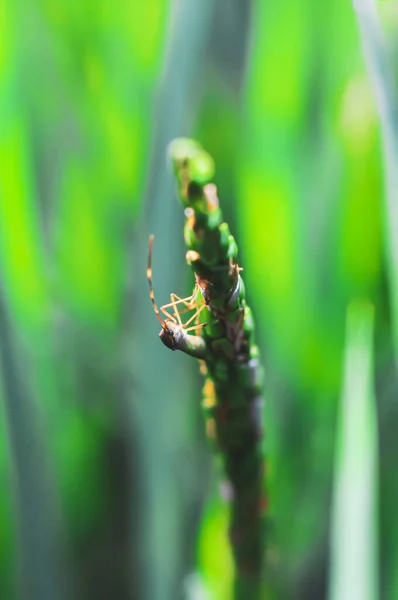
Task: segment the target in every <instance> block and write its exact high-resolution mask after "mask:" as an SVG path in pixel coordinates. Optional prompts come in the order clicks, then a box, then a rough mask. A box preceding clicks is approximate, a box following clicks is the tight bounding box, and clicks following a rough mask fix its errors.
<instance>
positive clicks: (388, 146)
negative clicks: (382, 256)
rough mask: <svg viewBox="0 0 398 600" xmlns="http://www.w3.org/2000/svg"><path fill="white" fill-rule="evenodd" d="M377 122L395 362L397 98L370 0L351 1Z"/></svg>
mask: <svg viewBox="0 0 398 600" xmlns="http://www.w3.org/2000/svg"><path fill="white" fill-rule="evenodd" d="M352 2H353V7H354V11H355V14H356V17H357V22H358V27H359V30H360V33H361V38H362V47H363V52H364V56H365V61H366V65H367V68H368V72H369V77H370V79H371V82H372V85H373V89H374V93H375V98H376V106H377V110H378V113H379V118H380V124H381V138H382V146H383V153H384V161H385V185H386V204H385V214H384V227H385V235H386V243H387V265H388V270H389V283H390V294H391V306H392V319H393V332H394V344H395V357H396V360H397V361H398V236H397V231H398V204H397V190H398V99H397V93H396V88H395V82H394V75H393V70H392V65H391V64H390V60H389V56H388V51H387V45H386V40H385V35H384V32H383V29H382V25H381V22H380V19H379V16H378V13H377V8H376V3H375V2H374V0H352Z"/></svg>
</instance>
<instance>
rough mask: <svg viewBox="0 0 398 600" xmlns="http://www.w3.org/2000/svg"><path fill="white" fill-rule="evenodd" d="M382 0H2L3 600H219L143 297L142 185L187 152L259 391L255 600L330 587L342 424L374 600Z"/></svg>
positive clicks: (158, 202) (397, 554) (384, 574)
mask: <svg viewBox="0 0 398 600" xmlns="http://www.w3.org/2000/svg"><path fill="white" fill-rule="evenodd" d="M371 4H372V6H373V8H372V6H371ZM393 4H394V3H393V2H379V3H370V2H365V0H362V2H360V1H359V0H358V1H357V2H355V3H350V2H346V1H345V0H336V1H335V2H331V3H324V2H319V1H317V0H300V2H287V1H286V0H281V1H280V2H278V3H275V2H271V1H270V0H264V1H261V0H256V1H253V2H252V3H249V2H240V1H239V0H233V1H232V2H228V3H225V2H222V0H218V1H217V2H210V1H209V0H203V1H201V2H197V0H182V1H181V2H177V1H176V2H171V1H169V0H151V1H148V2H134V1H133V0H122V1H121V2H118V3H110V2H108V1H107V0H99V1H97V2H94V1H93V0H85V1H84V2H79V1H78V0H70V1H69V2H59V1H57V0H40V1H39V2H22V0H16V1H15V2H13V1H12V0H0V22H1V35H0V275H1V278H0V281H1V286H0V287H1V289H0V299H1V303H0V363H1V382H2V385H1V388H2V389H1V394H0V406H1V409H0V415H1V418H0V483H1V486H0V487H1V489H2V494H1V495H0V596H1V598H4V599H5V600H14V598H17V597H18V591H19V592H20V595H21V594H22V597H23V600H25V598H28V600H47V599H48V600H52V599H53V598H55V597H56V598H59V597H61V595H62V594H63V595H64V596H65V598H68V599H69V598H79V599H80V598H82V599H84V600H86V598H87V599H90V598H98V597H101V594H103V596H104V597H109V598H111V597H115V598H120V599H121V600H123V599H124V598H128V597H131V594H132V593H133V595H134V597H137V598H140V599H141V598H142V599H143V600H163V599H165V600H169V599H174V598H179V597H181V596H182V595H183V590H184V589H186V588H185V583H184V582H186V581H188V580H190V579H189V578H190V576H192V573H195V572H198V571H199V573H200V579H201V580H202V581H203V582H204V585H205V587H206V589H207V591H208V595H210V597H211V595H213V596H214V597H215V598H217V600H226V599H227V598H229V597H230V595H231V589H232V584H231V579H232V568H231V561H230V557H228V549H227V547H226V544H225V540H226V534H225V529H224V528H225V527H226V513H225V505H224V504H223V503H222V502H221V501H219V500H218V499H215V496H216V493H215V492H214V490H210V489H209V488H210V487H211V486H210V485H209V479H210V473H211V472H212V464H213V463H212V459H211V458H210V452H209V449H208V447H207V443H206V441H205V436H204V432H203V429H204V428H203V415H202V413H201V410H200V398H201V393H200V385H201V384H200V381H199V377H198V376H197V373H196V369H195V364H194V361H192V359H190V358H189V357H185V356H184V355H183V354H182V353H175V355H173V353H171V352H166V351H165V350H164V348H163V347H162V346H161V344H160V343H159V342H158V339H157V333H158V332H157V325H158V323H157V321H156V319H155V317H154V315H153V311H152V308H151V303H150V300H149V298H148V291H147V284H146V281H145V269H146V253H147V239H148V234H149V233H151V232H153V233H154V234H155V236H156V251H155V253H154V264H153V272H154V287H155V293H156V299H157V302H158V304H159V305H161V304H163V303H166V302H168V301H169V300H168V299H169V295H170V293H171V292H176V293H177V294H179V295H180V296H181V297H183V296H186V295H188V294H189V293H190V292H191V291H192V288H193V282H192V276H191V278H189V275H190V273H189V269H188V268H187V267H186V263H185V259H184V250H183V235H182V216H181V209H180V207H179V206H178V203H177V202H176V201H175V199H174V195H173V193H172V185H173V184H172V180H173V177H172V174H171V173H170V172H168V171H167V170H166V151H167V146H168V144H169V143H170V142H171V140H172V139H174V138H175V137H178V136H184V137H185V138H188V139H189V138H190V136H191V135H194V136H195V137H196V138H197V139H198V140H199V141H200V144H201V146H203V147H204V148H206V150H207V151H208V153H209V154H203V153H202V152H200V160H199V159H198V160H195V161H193V162H191V163H190V165H191V167H192V170H191V172H190V174H189V176H190V178H191V180H193V181H195V182H196V183H197V184H198V185H199V186H202V185H204V184H206V183H208V182H209V181H211V182H215V183H216V184H217V187H218V192H219V195H220V198H222V208H223V212H224V218H225V220H226V221H227V222H228V223H229V225H230V229H231V231H233V232H234V236H235V238H236V241H237V243H238V245H239V252H240V254H239V265H240V266H242V267H243V269H244V271H243V273H242V276H243V277H244V280H245V284H246V294H247V301H248V303H249V304H250V307H251V308H252V309H253V313H254V317H255V322H256V344H258V346H259V348H260V351H261V357H262V359H261V361H262V365H263V367H264V371H265V374H266V378H265V384H266V404H265V409H264V415H263V421H264V424H265V430H266V435H265V442H264V449H265V451H266V454H267V474H266V484H267V490H268V495H269V502H268V506H267V511H268V515H269V522H270V525H269V530H268V532H267V537H266V544H267V549H266V586H267V591H266V592H265V591H264V594H263V595H264V597H265V598H268V597H269V598H278V600H279V599H282V600H284V598H286V599H287V600H288V599H290V598H296V597H297V598H319V599H321V598H326V597H327V596H328V594H330V597H338V598H340V597H341V598H342V597H343V596H342V595H341V594H342V593H343V592H341V590H342V589H343V587H341V588H340V587H339V586H340V585H341V586H343V583H339V582H341V581H343V580H342V579H341V575H342V572H341V571H339V569H340V567H341V564H340V566H339V561H337V560H336V556H344V552H343V551H342V550H341V547H342V546H344V548H345V549H346V545H345V544H346V542H343V541H342V539H343V538H342V536H343V535H344V530H345V527H344V523H346V520H347V519H348V518H349V517H348V516H347V515H349V514H350V513H349V510H350V506H349V502H350V497H351V496H350V494H352V493H353V489H354V487H353V485H352V482H351V480H350V478H348V483H347V481H346V479H345V475H344V473H345V471H344V469H345V467H347V465H348V466H349V465H350V464H351V462H350V461H351V460H352V455H351V454H350V451H349V449H350V443H349V442H347V439H348V440H350V439H351V438H349V437H348V438H344V428H343V424H344V423H346V422H347V419H349V422H350V423H352V425H351V426H350V428H351V431H350V433H351V434H356V435H357V436H358V438H355V439H356V442H357V444H358V445H357V446H356V448H355V452H357V453H359V455H358V454H356V459H357V460H358V463H357V465H358V466H357V472H359V473H362V475H363V476H365V475H366V473H367V476H369V479H368V483H369V487H368V491H367V492H363V494H362V496H361V498H358V511H356V513H355V514H356V515H357V516H358V515H362V517H361V518H362V521H361V523H363V522H364V520H366V518H367V517H366V515H368V514H370V513H366V510H365V509H366V508H369V510H370V509H371V502H373V501H374V502H375V506H376V509H375V514H374V513H373V512H372V516H371V517H370V516H369V521H368V523H367V527H365V528H364V529H363V530H362V533H361V534H362V535H363V536H366V539H367V540H368V542H367V543H368V544H369V555H368V556H367V558H366V560H368V561H369V564H368V567H366V573H365V572H364V573H363V575H364V577H363V583H366V584H367V590H368V591H370V592H371V595H369V598H370V597H372V598H376V597H380V598H395V597H396V596H397V594H398V591H397V590H398V575H397V573H398V562H397V561H398V526H397V521H396V519H395V511H396V506H397V502H398V477H397V475H396V464H395V463H396V456H397V451H398V447H397V439H398V438H397V427H398V409H397V403H396V398H397V393H398V373H397V361H396V356H397V354H396V349H397V343H398V342H397V339H398V338H397V323H398V318H397V282H398V275H397V273H398V269H397V256H396V238H397V236H396V229H397V225H396V210H395V208H394V206H395V197H396V187H397V185H396V183H395V182H396V178H397V167H396V162H397V161H396V156H397V149H396V143H397V118H396V115H397V112H396V111H397V105H396V102H397V99H396V81H395V74H394V72H393V65H394V64H395V61H396V58H397V45H396V39H397V35H396V34H397V23H398V21H397V16H396V12H394V8H393V6H392V5H393ZM376 7H377V8H376ZM380 17H381V19H380ZM174 149H175V148H174ZM187 152H190V153H192V155H195V154H197V153H198V146H197V145H195V144H192V142H188V141H186V144H185V146H184V149H183V153H185V154H186V153H187ZM210 155H211V157H213V158H214V163H213V159H211V158H210ZM214 164H215V165H216V169H217V171H216V173H214ZM231 252H232V251H231ZM232 254H234V252H232ZM208 258H209V260H211V259H212V257H211V256H210V257H208ZM352 306H354V307H369V310H367V309H366V310H365V309H364V310H362V309H358V311H357V312H355V310H354V313H355V314H354V316H353V313H352V310H353V309H352V308H349V307H352ZM370 307H371V308H370ZM347 314H348V315H351V316H348V317H347ZM371 315H373V317H372V316H371ZM347 318H348V321H347ZM357 336H359V337H361V336H362V337H361V340H362V341H361V344H360V345H361V348H362V350H361V352H360V358H361V360H362V361H363V362H362V363H360V364H361V365H362V367H361V368H359V367H358V364H359V363H355V364H354V369H352V362H350V360H349V357H350V356H352V352H353V348H354V349H355V347H356V341H355V340H358V337H357ZM357 358H358V357H357ZM358 360H359V359H358ZM354 362H355V361H354ZM357 371H358V373H357ZM359 371H361V373H359ZM365 375H366V381H365V380H364V379H363V378H364V377H365ZM348 390H349V391H348ZM351 394H352V396H353V398H354V397H358V398H361V399H362V404H361V405H360V406H361V407H362V409H364V408H366V411H367V412H366V411H365V412H366V414H365V416H364V414H363V413H362V416H363V418H364V421H362V423H367V427H368V434H369V435H370V438H368V437H366V436H364V435H363V436H362V437H361V436H360V433H361V431H362V434H363V433H364V432H363V429H361V428H360V419H359V417H360V413H359V412H356V413H355V414H354V416H353V415H352V414H350V410H353V404H352V403H351V402H350V398H349V396H350V395H351ZM373 402H374V407H375V410H374V408H373ZM347 406H349V408H347ZM355 410H357V409H355ZM346 433H347V432H346ZM344 439H345V441H344ZM369 439H370V441H369ZM376 439H377V440H378V444H377V450H376V448H375V446H376ZM358 440H359V441H358ZM373 460H374V461H376V463H377V464H376V465H375V466H374V467H375V468H374V471H372V464H371V461H373ZM361 469H362V470H361ZM217 473H218V475H219V472H218V471H217ZM372 473H373V474H372ZM375 473H378V475H377V477H376V476H375ZM343 483H344V485H343ZM342 490H343V491H342ZM344 490H345V491H344ZM343 492H344V493H343ZM365 496H366V497H365ZM210 498H211V500H210ZM337 498H340V500H339V501H338V506H339V510H337V509H336V506H337V504H336V503H337ZM344 499H345V500H344ZM367 501H368V502H369V503H370V504H366V502H367ZM332 507H333V508H332ZM372 510H373V509H372ZM202 512H203V514H204V517H203V520H202V519H201V515H202ZM358 518H359V517H358ZM27 524H29V526H27ZM221 529H222V530H223V531H224V533H223V534H222V535H221V536H220V537H217V531H220V530H221ZM198 531H200V535H199V538H198V535H197V533H198ZM331 532H332V533H331ZM353 535H354V536H355V534H353ZM198 539H199V541H197V540H198ZM358 539H359V538H358ZM363 539H365V537H364V538H363ZM330 541H332V552H330V551H329V549H330ZM351 541H352V540H351ZM354 541H355V540H354ZM364 544H365V542H364ZM360 550H361V549H360V548H359V547H358V544H357V545H356V546H355V544H354V545H353V549H352V556H351V558H352V559H353V562H352V563H351V562H350V561H348V560H347V561H345V562H344V565H345V567H346V568H347V569H351V566H350V565H351V564H352V565H354V566H353V567H352V569H353V570H352V572H349V573H348V578H350V581H351V584H352V582H354V583H355V581H354V580H355V578H354V577H353V573H354V570H355V568H356V567H355V560H354V558H355V555H357V553H359V552H360ZM362 550H363V548H362ZM357 556H359V554H358V555H357ZM218 571H219V573H217V572H218ZM93 574H94V575H93ZM343 575H344V573H343ZM26 586H31V588H30V592H29V593H28V592H25V596H23V593H24V589H25V590H26ZM54 590H55V591H54ZM132 590H133V591H132ZM358 590H359V591H360V588H359V587H355V588H353V589H350V594H351V596H350V597H351V598H355V597H356V596H355V594H358ZM187 594H188V592H186V595H187ZM193 594H194V592H192V594H191V596H192V597H194V595H193ZM361 600H362V598H361Z"/></svg>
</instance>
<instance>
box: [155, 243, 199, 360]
mask: <svg viewBox="0 0 398 600" xmlns="http://www.w3.org/2000/svg"><path fill="white" fill-rule="evenodd" d="M154 239H155V237H154V236H153V235H150V236H149V246H148V269H147V279H148V283H149V295H150V298H151V300H152V304H153V309H154V311H155V315H156V317H157V318H158V320H159V322H160V324H161V326H162V329H161V331H160V333H159V337H160V339H161V340H162V342H163V344H164V345H165V346H167V348H170V350H182V351H184V352H187V353H188V354H193V355H195V356H197V355H198V352H197V351H196V350H198V348H199V346H200V348H202V346H203V344H202V339H201V338H200V337H199V336H193V335H187V334H188V332H189V331H193V330H196V331H198V330H200V329H202V328H203V327H205V326H206V325H207V323H197V324H195V325H191V327H188V326H189V325H190V324H191V323H193V322H194V321H195V319H196V318H197V317H198V315H199V314H200V313H201V311H202V310H203V309H204V308H206V304H204V303H203V304H201V305H200V301H198V300H196V296H197V294H198V291H199V286H198V284H197V283H196V285H195V288H194V291H193V293H192V295H191V296H188V297H187V298H180V297H179V296H177V294H170V302H169V303H168V304H163V306H161V307H160V311H159V309H158V307H157V304H156V301H155V295H154V292H153V283H152V249H153V242H154ZM181 304H182V305H183V306H184V307H185V308H183V309H182V310H178V308H177V306H178V305H181ZM171 308H172V309H173V311H174V315H171V314H170V313H169V312H168V311H167V310H166V309H171ZM195 308H197V310H196V312H195V313H194V314H193V315H192V316H191V317H190V318H189V319H188V321H187V322H186V323H184V324H183V323H182V321H181V316H180V315H181V314H183V313H185V312H187V311H190V310H194V309H195ZM160 312H162V313H163V314H164V315H165V316H166V319H164V320H163V319H162V317H161V315H160ZM198 340H201V342H199V341H198Z"/></svg>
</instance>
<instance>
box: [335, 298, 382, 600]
mask: <svg viewBox="0 0 398 600" xmlns="http://www.w3.org/2000/svg"><path fill="white" fill-rule="evenodd" d="M372 338H373V306H372V305H371V304H370V303H368V302H353V303H352V304H351V305H350V306H349V308H348V316H347V334H346V353H345V377H344V388H343V395H342V399H341V405H340V411H339V416H338V424H337V445H336V453H335V481H334V497H333V506H332V531H331V536H332V548H331V576H330V590H329V592H330V593H329V600H376V599H377V598H378V592H377V589H378V588H377V584H378V576H377V523H376V519H375V512H376V486H377V467H376V462H377V432H376V414H375V406H374V392H373V374H372V363H373V350H372Z"/></svg>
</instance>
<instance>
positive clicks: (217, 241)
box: [148, 138, 264, 600]
mask: <svg viewBox="0 0 398 600" xmlns="http://www.w3.org/2000/svg"><path fill="white" fill-rule="evenodd" d="M170 157H171V160H172V164H173V167H174V172H175V176H176V179H177V184H178V195H179V198H180V201H181V203H182V204H183V206H184V208H185V216H186V222H185V230H184V236H185V242H186V245H187V247H188V252H187V262H188V264H189V265H190V266H191V268H192V270H193V273H194V275H195V280H196V286H195V290H194V293H193V295H192V296H191V297H190V298H186V299H178V300H176V301H174V302H171V303H170V304H169V305H165V306H164V307H162V309H163V310H164V313H165V314H166V316H167V315H168V318H166V319H165V320H164V321H163V320H162V318H161V317H160V316H159V313H158V317H159V318H160V320H161V322H162V331H161V333H160V337H161V339H162V341H163V342H164V343H165V345H167V346H168V347H169V348H171V349H172V350H181V351H183V352H185V353H187V354H190V355H191V356H195V357H197V358H199V359H201V372H202V373H203V374H204V376H205V385H204V400H203V405H204V410H205V415H206V430H207V433H208V435H209V437H210V438H211V439H212V440H213V442H214V444H215V446H216V448H217V450H218V452H219V453H220V456H221V457H222V462H223V468H224V471H225V474H226V477H227V480H228V484H227V486H225V490H226V496H227V498H228V500H229V501H230V504H231V522H230V543H231V547H232V552H233V556H234V560H235V565H236V582H235V598H237V599H242V600H243V599H245V600H251V599H255V598H261V594H262V592H261V573H262V567H263V544H264V531H263V515H264V510H263V509H264V495H263V475H264V473H263V456H262V448H261V406H262V371H261V364H260V359H259V352H258V348H257V346H256V345H255V343H254V322H253V316H252V313H251V310H250V308H249V306H248V305H247V302H246V296H245V287H244V284H243V280H242V277H241V275H240V271H241V268H240V267H239V266H238V263H237V262H236V259H237V255H238V247H237V244H236V242H235V239H234V238H233V236H232V235H231V233H230V231H229V227H228V225H227V223H225V222H223V218H222V213H221V210H220V207H219V201H218V196H217V190H216V186H215V185H214V184H213V183H211V181H212V178H213V175H214V163H213V160H212V158H211V157H210V156H209V154H207V153H206V152H205V151H204V150H203V149H202V147H201V146H200V145H199V144H198V143H197V142H195V141H193V140H190V139H185V138H180V139H177V140H175V141H174V142H172V144H171V145H170ZM151 276H152V273H151V268H150V266H149V269H148V277H149V278H151ZM150 286H151V282H150ZM151 293H152V290H151ZM153 301H154V299H153ZM154 304H155V303H154ZM181 305H183V306H184V307H185V308H183V309H182V312H183V311H184V310H186V309H190V308H193V309H195V310H196V313H195V314H199V313H200V314H201V321H202V322H201V324H196V325H195V324H193V325H191V323H192V317H191V319H189V320H188V322H189V323H190V325H191V327H189V329H191V328H193V329H196V330H197V331H196V333H197V334H198V333H200V335H188V333H187V332H188V329H187V328H186V327H185V325H182V323H181V319H180V316H179V313H178V310H176V311H175V313H174V314H175V317H173V315H170V313H168V312H167V311H166V310H165V309H166V307H167V308H168V310H169V311H170V310H171V309H172V308H176V307H177V306H180V307H181ZM162 309H161V310H162ZM155 310H157V307H156V304H155ZM188 322H187V323H188ZM205 323H206V326H204V324H205Z"/></svg>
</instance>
